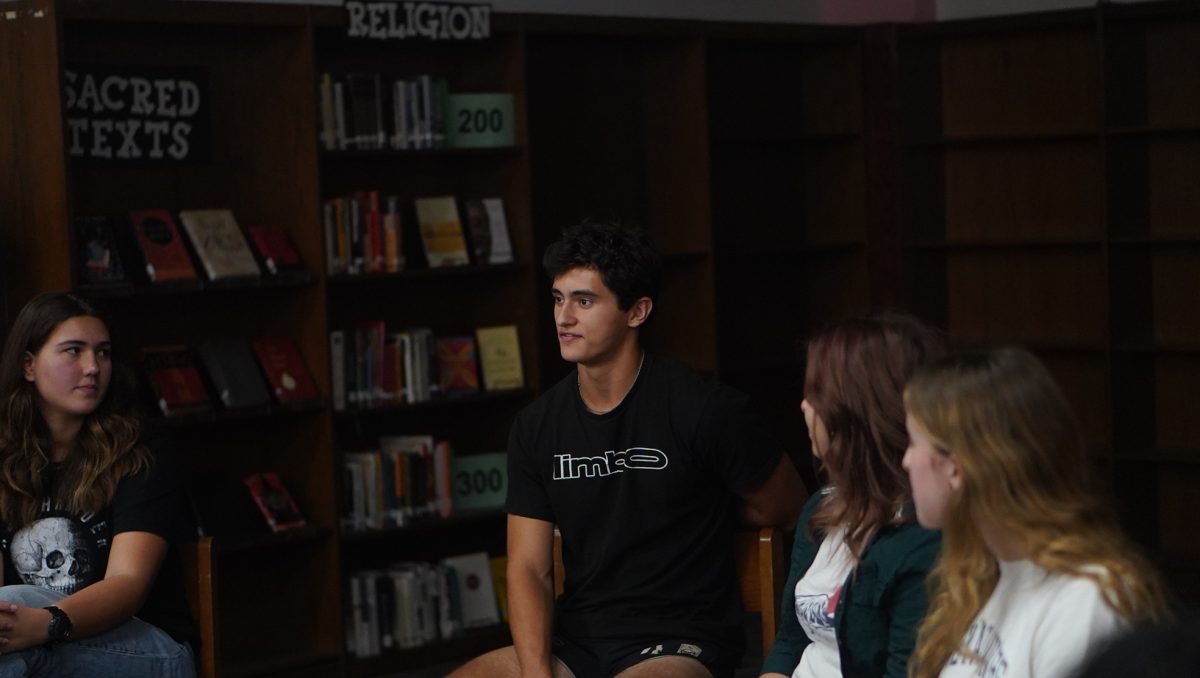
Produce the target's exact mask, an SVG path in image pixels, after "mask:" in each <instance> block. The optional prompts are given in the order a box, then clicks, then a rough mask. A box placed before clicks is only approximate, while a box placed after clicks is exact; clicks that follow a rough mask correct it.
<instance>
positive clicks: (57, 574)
mask: <svg viewBox="0 0 1200 678" xmlns="http://www.w3.org/2000/svg"><path fill="white" fill-rule="evenodd" d="M144 443H145V445H146V447H147V448H148V449H149V450H150V454H151V463H150V465H149V466H148V467H147V468H145V469H143V470H142V471H140V472H139V473H137V474H135V475H132V476H126V477H125V478H122V479H121V480H120V482H119V483H118V484H117V489H116V492H115V493H114V494H113V498H112V501H111V502H109V504H108V505H107V506H105V507H104V508H103V509H101V510H100V511H97V512H95V513H92V514H87V515H82V516H78V515H72V514H69V513H67V512H66V511H64V510H62V509H60V508H59V507H58V505H57V502H55V501H54V499H53V498H48V499H47V500H46V501H45V502H44V503H43V505H42V511H41V514H40V515H39V516H38V519H37V520H35V521H33V522H32V523H30V524H29V525H26V526H24V527H22V528H21V529H19V530H17V531H15V532H13V531H12V530H11V529H10V528H9V527H8V525H6V524H4V523H0V555H3V557H4V583H5V584H29V585H32V586H41V587H43V588H49V589H54V590H55V591H60V592H62V593H63V594H65V595H71V594H72V593H75V592H76V591H79V590H80V589H82V588H84V587H86V586H89V585H91V584H94V583H96V582H98V581H100V580H101V579H103V578H104V573H105V570H106V569H107V568H108V554H109V549H110V548H111V546H112V540H113V537H114V536H116V535H118V534H120V533H122V532H150V533H153V534H156V535H158V536H160V537H162V538H164V539H166V540H167V542H168V543H169V544H170V548H169V549H168V551H167V556H166V558H165V559H164V561H163V564H162V567H161V568H160V569H159V572H158V576H157V577H155V579H154V584H153V586H152V587H151V590H150V593H149V595H148V596H147V598H146V602H145V604H143V605H142V609H141V610H139V611H138V613H137V617H138V618H139V619H141V620H142V621H145V622H148V623H150V624H153V625H155V626H157V627H158V628H160V629H162V630H163V631H166V632H167V633H168V634H170V636H171V637H172V638H174V639H175V640H177V641H179V642H191V643H192V646H193V647H196V644H197V632H196V627H195V624H194V622H193V621H192V618H191V613H190V611H189V609H188V606H187V599H186V598H185V597H184V593H183V576H182V570H181V564H180V559H179V552H178V549H177V544H178V543H180V542H181V541H183V540H186V539H189V538H192V537H191V535H192V534H194V532H193V531H191V529H190V521H189V520H190V519H189V518H188V513H187V505H186V503H185V500H184V494H183V489H182V476H181V469H180V467H179V465H178V463H177V461H176V460H175V459H174V455H173V454H171V453H170V451H169V450H170V446H169V445H167V444H166V438H165V436H163V435H161V433H156V434H148V435H147V436H145V438H144ZM52 472H53V470H52Z"/></svg>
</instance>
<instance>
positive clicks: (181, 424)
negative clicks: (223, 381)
mask: <svg viewBox="0 0 1200 678" xmlns="http://www.w3.org/2000/svg"><path fill="white" fill-rule="evenodd" d="M324 408H325V402H324V401H323V400H316V401H306V402H299V403H290V404H284V405H276V404H272V405H266V406H264V407H254V408H245V409H241V410H221V409H214V410H211V411H208V412H194V413H187V414H177V415H172V416H164V417H159V418H156V421H159V422H161V423H162V424H164V425H165V426H168V427H170V428H191V427H197V426H210V425H213V424H223V423H228V422H237V421H246V420H252V419H268V418H273V417H286V416H290V415H298V414H313V413H317V412H320V411H322V410H323V409H324Z"/></svg>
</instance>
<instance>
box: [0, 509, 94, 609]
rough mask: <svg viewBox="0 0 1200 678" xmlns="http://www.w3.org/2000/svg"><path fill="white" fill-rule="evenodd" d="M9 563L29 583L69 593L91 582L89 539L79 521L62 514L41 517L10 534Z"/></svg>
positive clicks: (92, 559) (91, 559) (91, 558)
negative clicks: (11, 561) (10, 560)
mask: <svg viewBox="0 0 1200 678" xmlns="http://www.w3.org/2000/svg"><path fill="white" fill-rule="evenodd" d="M11 554H12V559H13V567H15V568H16V570H17V573H18V574H20V575H21V581H23V582H24V583H26V584H29V585H31V586H40V587H42V588H47V589H52V590H54V591H58V592H60V593H65V594H68V595H70V594H72V593H75V592H76V591H78V590H79V589H81V588H83V587H84V586H86V585H87V584H89V583H90V582H91V573H92V563H93V562H94V560H95V559H94V558H93V557H92V550H91V543H90V542H89V541H88V538H87V534H86V532H85V530H84V528H83V526H82V525H80V524H79V523H78V522H76V521H74V520H72V519H70V518H65V517H62V516H55V517H50V518H42V519H40V520H36V521H34V522H33V523H31V524H29V525H27V526H25V527H23V528H21V529H20V530H18V531H17V533H16V534H15V535H13V539H12V549H11Z"/></svg>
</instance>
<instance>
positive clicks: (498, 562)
mask: <svg viewBox="0 0 1200 678" xmlns="http://www.w3.org/2000/svg"><path fill="white" fill-rule="evenodd" d="M488 564H489V565H491V568H492V587H493V588H494V589H496V606H497V607H499V608H500V619H501V620H503V621H504V622H505V623H508V556H503V555H501V556H492V557H491V558H489V559H488Z"/></svg>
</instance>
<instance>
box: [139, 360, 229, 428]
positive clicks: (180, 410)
mask: <svg viewBox="0 0 1200 678" xmlns="http://www.w3.org/2000/svg"><path fill="white" fill-rule="evenodd" d="M141 363H142V367H143V369H145V371H146V375H147V377H148V379H149V382H150V386H151V389H152V391H153V393H154V399H155V403H156V404H157V405H158V409H159V411H161V412H162V413H163V414H164V415H166V416H168V417H173V416H178V415H184V414H194V413H203V412H210V411H211V410H212V403H211V401H210V400H209V398H208V391H206V390H205V388H204V379H203V377H202V376H201V375H200V368H199V367H197V365H196V361H195V360H194V359H193V357H192V353H191V350H189V349H188V347H187V346H182V345H169V346H147V347H144V348H143V349H142V350H141Z"/></svg>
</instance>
